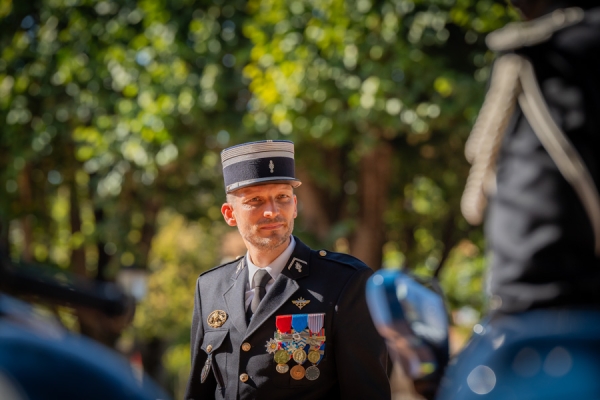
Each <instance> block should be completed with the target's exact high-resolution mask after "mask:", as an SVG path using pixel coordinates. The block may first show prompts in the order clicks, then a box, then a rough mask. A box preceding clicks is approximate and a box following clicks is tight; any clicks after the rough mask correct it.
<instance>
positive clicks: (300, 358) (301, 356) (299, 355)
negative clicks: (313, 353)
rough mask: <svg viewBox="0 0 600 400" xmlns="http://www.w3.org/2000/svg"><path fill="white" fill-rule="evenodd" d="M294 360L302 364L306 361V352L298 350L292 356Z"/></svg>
mask: <svg viewBox="0 0 600 400" xmlns="http://www.w3.org/2000/svg"><path fill="white" fill-rule="evenodd" d="M292 358H293V359H294V361H296V362H297V363H298V364H302V363H303V362H304V361H306V352H305V351H304V350H302V349H298V350H296V351H294V353H293V354H292Z"/></svg>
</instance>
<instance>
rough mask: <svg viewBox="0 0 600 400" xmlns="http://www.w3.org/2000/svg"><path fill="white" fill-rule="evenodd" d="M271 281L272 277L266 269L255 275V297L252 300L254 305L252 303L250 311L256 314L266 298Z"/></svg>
mask: <svg viewBox="0 0 600 400" xmlns="http://www.w3.org/2000/svg"><path fill="white" fill-rule="evenodd" d="M270 280H271V275H269V273H268V272H267V270H265V269H262V268H261V269H259V270H258V271H256V273H255V274H254V284H255V287H254V297H253V298H252V303H250V309H251V310H252V313H253V314H254V313H255V312H256V309H257V308H258V305H259V303H260V301H261V300H262V299H263V297H265V293H267V289H266V287H267V282H269V281H270Z"/></svg>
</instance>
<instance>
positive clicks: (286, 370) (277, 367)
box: [275, 364, 290, 374]
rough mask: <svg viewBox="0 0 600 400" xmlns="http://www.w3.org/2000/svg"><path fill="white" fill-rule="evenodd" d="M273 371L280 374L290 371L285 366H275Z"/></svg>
mask: <svg viewBox="0 0 600 400" xmlns="http://www.w3.org/2000/svg"><path fill="white" fill-rule="evenodd" d="M275 369H276V370H277V372H279V373H280V374H285V373H286V372H288V371H289V370H290V367H289V366H288V365H287V364H277V366H276V367H275Z"/></svg>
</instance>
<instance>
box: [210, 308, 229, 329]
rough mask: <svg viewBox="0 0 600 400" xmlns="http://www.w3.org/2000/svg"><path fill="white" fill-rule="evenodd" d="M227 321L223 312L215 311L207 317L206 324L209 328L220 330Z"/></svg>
mask: <svg viewBox="0 0 600 400" xmlns="http://www.w3.org/2000/svg"><path fill="white" fill-rule="evenodd" d="M225 321H227V313H226V312H225V311H223V310H215V311H213V312H211V313H210V314H209V315H208V318H207V319H206V322H207V323H208V326H210V327H211V328H220V327H221V326H222V325H223V324H224V323H225Z"/></svg>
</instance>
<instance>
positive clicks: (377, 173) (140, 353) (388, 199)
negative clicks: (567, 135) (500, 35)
mask: <svg viewBox="0 0 600 400" xmlns="http://www.w3.org/2000/svg"><path fill="white" fill-rule="evenodd" d="M513 19H515V14H514V12H513V11H512V10H511V9H509V8H508V7H507V6H506V4H505V3H504V2H502V1H497V0H496V1H494V0H378V1H377V0H353V1H345V0H318V1H317V0H248V1H241V0H227V1H225V0H139V1H133V0H120V1H96V0H29V1H16V0H0V127H1V130H0V246H2V248H3V249H7V250H8V252H9V253H10V255H11V257H12V258H14V259H16V260H23V261H28V262H42V263H44V264H46V265H49V266H53V267H55V268H60V269H64V270H68V271H71V272H73V273H75V274H77V275H81V276H85V277H88V278H91V279H96V280H101V281H112V280H116V279H117V278H118V275H119V272H120V271H122V270H126V269H134V270H142V271H146V272H147V273H148V276H149V277H148V284H147V288H146V290H144V291H142V293H141V296H139V305H138V308H137V311H136V315H135V318H134V320H133V323H132V324H131V325H130V326H129V327H127V328H125V329H124V330H123V329H122V327H121V328H119V329H117V332H116V334H114V335H112V336H111V335H109V337H110V338H109V339H106V337H107V336H106V335H103V333H102V330H106V329H108V328H107V326H109V325H110V324H108V323H107V324H102V323H97V322H98V319H97V318H90V316H89V315H86V314H85V312H84V311H82V310H58V311H57V314H58V315H59V316H60V317H61V318H62V319H63V321H64V322H65V324H66V325H68V326H70V327H71V328H72V329H75V330H78V331H81V332H83V333H85V334H88V335H90V336H92V337H96V338H104V340H102V341H103V342H105V343H106V344H107V345H109V346H113V347H117V348H118V349H120V350H121V351H123V352H124V353H125V354H128V355H129V356H130V357H132V359H137V360H139V359H140V358H141V361H142V362H143V364H144V367H145V369H146V370H147V371H148V372H150V373H151V374H152V376H154V377H155V378H156V379H157V380H158V381H159V382H160V383H161V384H162V385H163V386H164V387H166V388H167V389H168V390H169V391H170V392H171V393H172V394H173V395H174V396H175V397H176V398H181V397H182V393H183V390H184V388H185V382H186V380H187V374H188V371H189V326H190V322H191V310H192V308H193V292H194V284H195V279H196V277H197V275H198V274H199V273H201V272H202V271H204V270H206V269H208V268H211V267H212V266H215V265H217V264H219V263H221V262H222V261H224V260H227V259H230V258H232V257H235V256H237V255H240V254H243V253H244V248H243V245H240V242H239V238H238V237H237V236H236V233H235V231H233V230H232V229H231V228H227V227H226V226H225V224H224V223H223V222H222V217H221V214H220V205H221V203H222V202H223V200H224V191H223V184H222V176H221V167H220V157H219V153H220V151H221V150H222V149H223V148H225V147H228V146H230V145H233V144H238V143H241V142H244V141H250V140H262V139H288V140H293V141H294V142H295V143H296V165H297V174H298V176H299V178H300V179H301V180H302V181H303V185H302V186H301V187H300V188H299V189H298V190H297V194H298V198H299V208H300V210H299V211H300V216H299V218H298V220H297V226H296V234H297V235H298V236H299V237H301V238H302V239H303V240H304V241H306V242H307V243H308V244H310V245H311V246H313V247H315V248H322V247H323V248H330V249H334V250H337V251H342V252H348V253H351V254H354V255H355V256H357V257H359V258H361V259H363V260H364V261H365V262H367V264H369V265H370V266H371V267H372V268H374V269H378V268H381V267H383V268H404V269H407V270H412V271H414V272H415V273H418V274H420V275H424V276H434V275H435V276H439V277H440V280H441V282H442V286H443V288H444V290H445V292H446V294H447V297H448V302H449V305H450V306H451V308H452V311H453V315H454V317H455V318H454V322H455V325H456V327H457V329H458V330H457V332H461V329H462V331H464V332H466V331H468V329H469V328H470V326H471V325H472V324H473V323H474V322H475V321H476V320H477V319H478V318H479V317H480V315H481V313H482V312H484V310H485V295H484V291H483V288H482V286H483V285H482V281H483V280H484V278H483V277H484V266H485V265H484V260H483V250H484V243H483V238H482V233H481V230H480V229H478V228H472V227H470V226H469V225H468V224H467V223H466V222H465V221H464V219H463V218H462V216H461V215H460V213H459V206H458V204H459V199H460V196H461V194H462V189H463V187H464V183H465V179H466V175H467V172H468V165H467V163H466V161H465V160H464V156H463V146H464V143H465V140H466V138H467V136H468V133H469V131H470V127H471V126H472V124H473V122H474V119H475V116H476V114H477V111H478V109H479V107H480V105H481V103H482V99H483V94H484V91H485V82H486V80H487V78H488V75H489V69H490V63H491V61H492V60H493V54H491V53H490V52H488V51H486V47H485V44H484V38H485V35H486V34H487V33H488V32H490V31H492V30H495V29H497V28H499V27H501V26H503V25H505V24H506V23H507V22H508V21H511V20H513ZM100 321H101V320H100ZM459 336H460V335H459Z"/></svg>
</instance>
